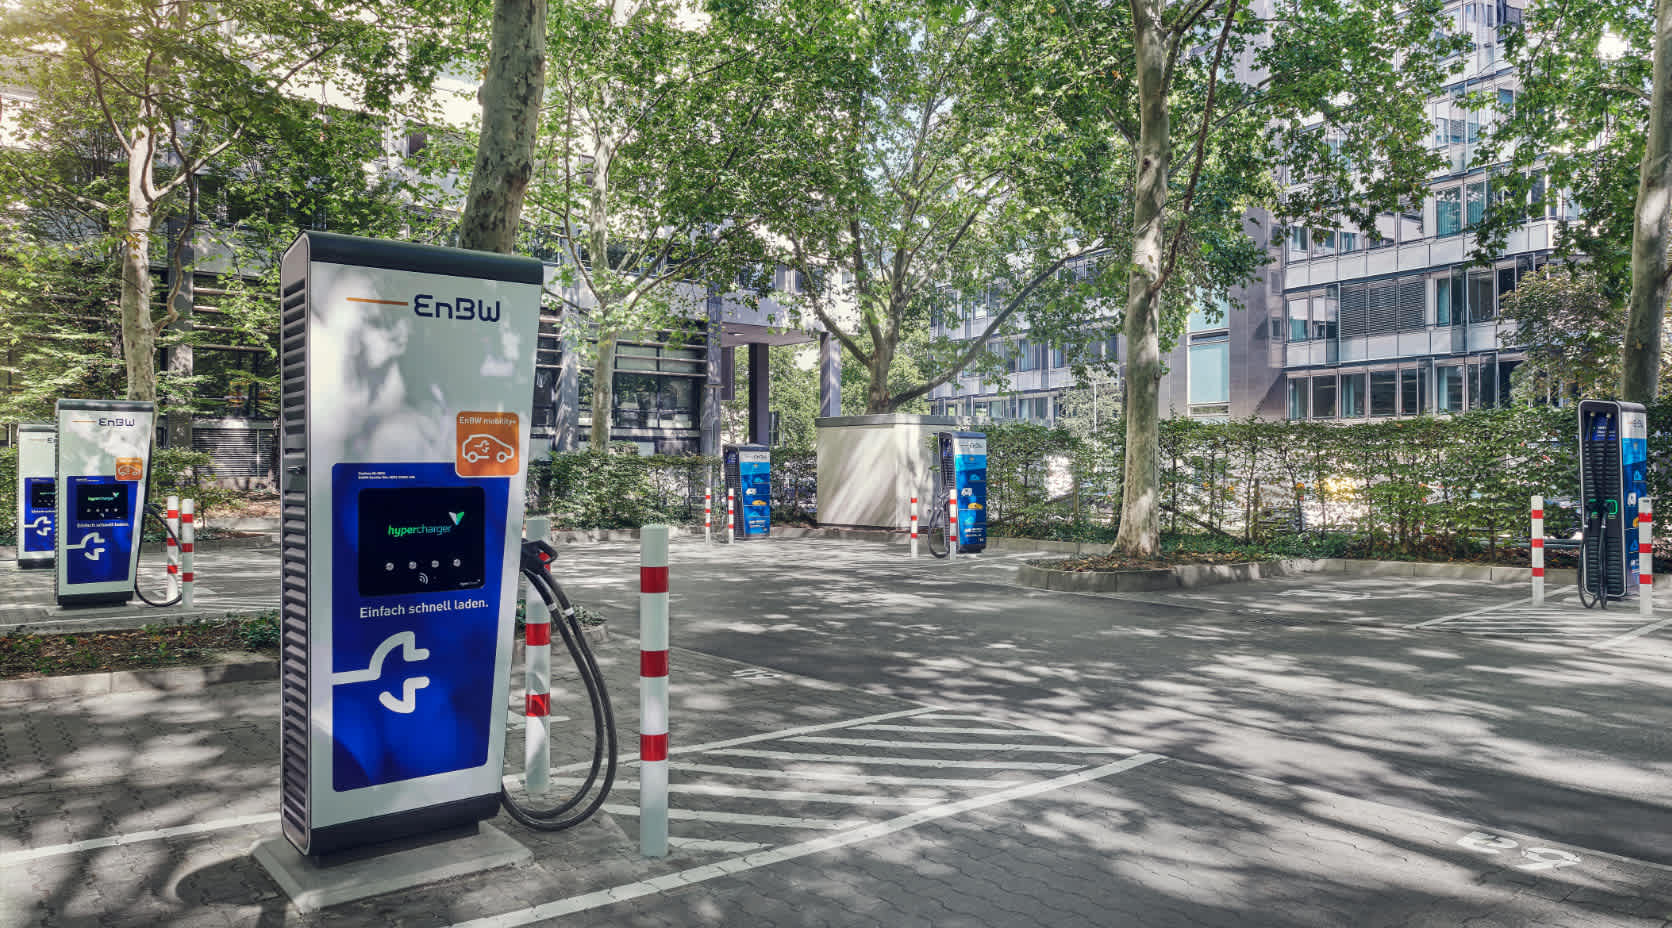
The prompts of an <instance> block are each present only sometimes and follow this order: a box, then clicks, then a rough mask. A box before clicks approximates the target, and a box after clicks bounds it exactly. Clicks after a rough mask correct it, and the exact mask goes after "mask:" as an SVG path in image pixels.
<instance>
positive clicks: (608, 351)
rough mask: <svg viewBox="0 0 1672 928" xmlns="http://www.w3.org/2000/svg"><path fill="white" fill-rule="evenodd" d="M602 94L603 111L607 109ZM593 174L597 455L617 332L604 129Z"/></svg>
mask: <svg viewBox="0 0 1672 928" xmlns="http://www.w3.org/2000/svg"><path fill="white" fill-rule="evenodd" d="M610 103H611V101H610V95H609V94H608V93H607V92H606V93H605V94H604V104H603V109H604V112H609V111H610V108H611V106H610ZM591 168H592V175H591V179H590V181H589V183H588V190H587V204H586V205H587V211H586V222H587V229H586V232H587V256H586V260H587V263H588V264H590V265H591V280H592V284H591V286H592V296H593V299H594V301H595V302H596V303H597V306H596V308H594V310H593V313H594V318H595V319H596V320H597V325H598V334H597V339H598V363H597V365H596V366H594V367H593V368H592V432H591V437H590V438H589V439H588V446H589V447H590V448H591V449H592V451H593V452H594V453H596V454H603V453H604V452H606V451H608V450H609V447H610V425H611V421H612V420H613V419H614V417H615V344H616V338H617V335H618V333H617V332H616V330H615V326H614V325H613V324H612V323H611V321H610V311H611V310H612V309H613V306H612V304H613V303H614V297H615V282H614V270H613V269H612V268H611V267H610V227H609V220H610V145H609V140H608V139H607V138H605V137H604V134H603V130H602V129H599V130H597V134H596V135H594V136H593V139H592V165H591Z"/></svg>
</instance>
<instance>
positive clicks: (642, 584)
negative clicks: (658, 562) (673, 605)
mask: <svg viewBox="0 0 1672 928" xmlns="http://www.w3.org/2000/svg"><path fill="white" fill-rule="evenodd" d="M667 591H668V569H667V568H666V567H640V568H639V592H640V593H666V592H667Z"/></svg>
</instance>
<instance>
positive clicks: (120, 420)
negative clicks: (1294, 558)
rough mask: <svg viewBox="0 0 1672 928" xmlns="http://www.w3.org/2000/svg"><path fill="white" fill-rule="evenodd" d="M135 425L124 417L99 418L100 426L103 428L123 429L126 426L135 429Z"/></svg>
mask: <svg viewBox="0 0 1672 928" xmlns="http://www.w3.org/2000/svg"><path fill="white" fill-rule="evenodd" d="M134 424H135V423H134V420H132V419H129V418H126V417H123V416H115V417H111V416H100V417H99V426H100V427H101V428H122V427H124V426H126V427H127V428H133V427H134Z"/></svg>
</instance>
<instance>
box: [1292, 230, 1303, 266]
mask: <svg viewBox="0 0 1672 928" xmlns="http://www.w3.org/2000/svg"><path fill="white" fill-rule="evenodd" d="M1289 258H1290V259H1291V260H1302V259H1304V258H1306V228H1305V227H1304V226H1290V227H1289Z"/></svg>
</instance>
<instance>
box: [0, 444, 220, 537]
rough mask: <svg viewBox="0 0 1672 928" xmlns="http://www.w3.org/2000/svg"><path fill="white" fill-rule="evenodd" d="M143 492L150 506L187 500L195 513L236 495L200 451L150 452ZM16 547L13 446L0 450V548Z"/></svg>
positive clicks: (164, 449) (162, 450)
mask: <svg viewBox="0 0 1672 928" xmlns="http://www.w3.org/2000/svg"><path fill="white" fill-rule="evenodd" d="M146 492H147V493H148V494H149V496H150V501H151V502H152V503H153V504H159V503H161V502H162V501H163V498H164V497H167V496H169V495H174V496H189V497H191V498H192V499H194V500H196V501H197V512H198V513H199V514H203V513H208V512H210V511H211V510H213V509H214V508H216V507H217V506H221V505H224V504H225V503H227V502H230V501H231V500H233V499H235V498H237V496H238V494H237V493H236V492H234V491H232V490H228V489H226V488H225V487H222V486H218V485H217V484H215V482H214V474H213V473H212V471H211V458H210V456H209V455H208V454H207V453H206V452H202V451H181V450H176V449H173V448H154V449H152V451H151V476H150V479H149V481H148V483H147V489H146ZM13 544H17V446H16V445H10V446H7V447H5V448H0V545H13Z"/></svg>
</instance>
